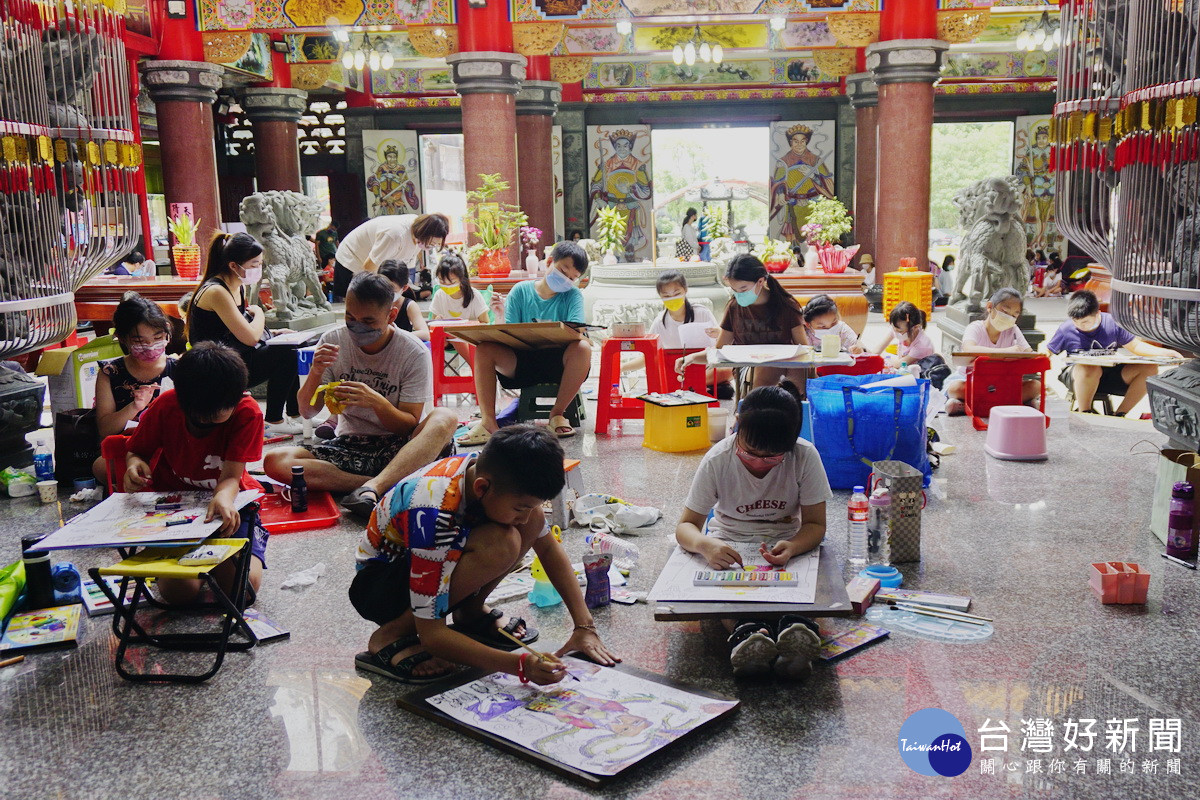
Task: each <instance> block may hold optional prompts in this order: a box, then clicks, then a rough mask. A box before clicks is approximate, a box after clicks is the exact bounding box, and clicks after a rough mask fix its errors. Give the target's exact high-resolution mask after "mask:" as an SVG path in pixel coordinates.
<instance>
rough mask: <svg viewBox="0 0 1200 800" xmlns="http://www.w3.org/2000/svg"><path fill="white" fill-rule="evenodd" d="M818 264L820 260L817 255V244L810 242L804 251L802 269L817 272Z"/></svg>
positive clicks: (818, 269) (819, 264)
mask: <svg viewBox="0 0 1200 800" xmlns="http://www.w3.org/2000/svg"><path fill="white" fill-rule="evenodd" d="M820 266H821V260H820V257H819V256H818V255H817V246H816V245H813V244H810V245H809V246H808V249H807V250H805V251H804V271H805V272H819V271H820Z"/></svg>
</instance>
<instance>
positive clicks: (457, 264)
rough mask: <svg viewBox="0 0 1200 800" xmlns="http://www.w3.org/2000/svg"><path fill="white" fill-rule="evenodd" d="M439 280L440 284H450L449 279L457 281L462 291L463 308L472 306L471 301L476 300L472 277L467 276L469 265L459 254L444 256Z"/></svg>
mask: <svg viewBox="0 0 1200 800" xmlns="http://www.w3.org/2000/svg"><path fill="white" fill-rule="evenodd" d="M437 278H438V283H442V284H445V283H448V281H447V278H453V279H454V280H455V281H457V282H458V286H459V288H460V289H461V290H462V304H463V308H468V307H469V306H470V305H471V301H472V300H474V299H475V290H474V289H472V288H471V277H470V276H469V275H468V274H467V265H466V263H465V262H464V261H463V260H462V257H461V256H459V254H458V253H446V254H445V255H444V256H442V258H441V260H440V261H438V265H437Z"/></svg>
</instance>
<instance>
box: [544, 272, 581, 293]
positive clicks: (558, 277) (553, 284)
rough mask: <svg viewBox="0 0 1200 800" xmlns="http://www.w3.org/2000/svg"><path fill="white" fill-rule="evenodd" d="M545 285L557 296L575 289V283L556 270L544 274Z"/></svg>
mask: <svg viewBox="0 0 1200 800" xmlns="http://www.w3.org/2000/svg"><path fill="white" fill-rule="evenodd" d="M546 285H547V286H549V287H550V291H552V292H556V293H558V294H562V293H563V292H569V291H571V290H572V289H574V288H575V282H574V281H572V280H571V279H570V278H568V277H567V276H566V275H563V274H562V273H561V272H559V271H558V270H556V269H552V270H550V271H549V272H547V273H546Z"/></svg>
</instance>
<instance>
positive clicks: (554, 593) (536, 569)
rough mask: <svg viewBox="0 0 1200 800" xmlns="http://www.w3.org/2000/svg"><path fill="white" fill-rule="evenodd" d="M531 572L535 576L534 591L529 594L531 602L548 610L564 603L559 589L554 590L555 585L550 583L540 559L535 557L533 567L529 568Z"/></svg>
mask: <svg viewBox="0 0 1200 800" xmlns="http://www.w3.org/2000/svg"><path fill="white" fill-rule="evenodd" d="M529 572H530V574H531V575H533V591H531V592H530V593H529V602H531V603H533V604H534V605H535V606H537V607H538V608H548V607H549V606H556V605H558V604H559V603H561V602H562V601H563V599H562V595H560V594H559V593H558V589H555V588H554V584H552V583H551V582H550V578H549V577H548V576H547V575H546V569H545V567H543V566H542V560H541V559H540V558H537V557H536V556H535V557H534V559H533V565H532V566H531V567H530V568H529Z"/></svg>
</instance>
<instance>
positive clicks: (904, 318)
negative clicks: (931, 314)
mask: <svg viewBox="0 0 1200 800" xmlns="http://www.w3.org/2000/svg"><path fill="white" fill-rule="evenodd" d="M888 325H889V326H890V330H889V331H888V335H887V338H886V339H884V340H883V341H882V342H880V343H879V345H878V346H876V348H875V352H876V353H883V352H884V351H885V350H887V346H888V345H889V344H891V343H892V342H895V343H896V355H894V356H893V355H891V354H890V353H889V354H887V355H885V356H884V357H883V358H884V362H885V363H886V364H887V365H888V367H889V368H891V369H903V368H905V367H907V366H908V365H909V364H915V363H917V362H918V361H920V360H921V359H922V358H925V357H926V356H931V355H933V353H934V349H933V342H931V341H929V336H928V334H926V333H925V312H924V311H922V310H921V309H919V308H917V307H916V306H915V305H913V304H912V303H910V302H908V301H907V300H905V301H904V302H901V303H897V304H896V305H895V307H894V308H893V309H892V311H891V313H890V314H888Z"/></svg>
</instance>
